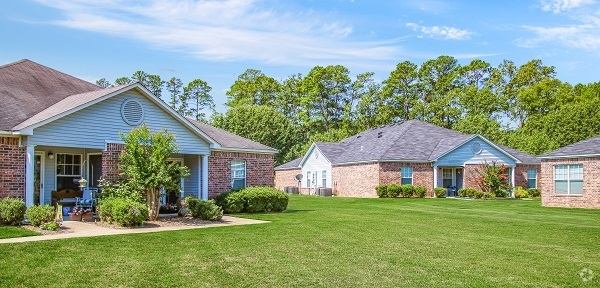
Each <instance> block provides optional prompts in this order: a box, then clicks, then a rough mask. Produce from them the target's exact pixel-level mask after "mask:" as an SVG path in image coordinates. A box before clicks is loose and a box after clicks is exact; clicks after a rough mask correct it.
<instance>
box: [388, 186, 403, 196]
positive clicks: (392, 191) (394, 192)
mask: <svg viewBox="0 0 600 288" xmlns="http://www.w3.org/2000/svg"><path fill="white" fill-rule="evenodd" d="M400 193H402V187H401V186H400V185H398V184H390V186H388V188H387V197H389V198H396V197H398V195H400Z"/></svg>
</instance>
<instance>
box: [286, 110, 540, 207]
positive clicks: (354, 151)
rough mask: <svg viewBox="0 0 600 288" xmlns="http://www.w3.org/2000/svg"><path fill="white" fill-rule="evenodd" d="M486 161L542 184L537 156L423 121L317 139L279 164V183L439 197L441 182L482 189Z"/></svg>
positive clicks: (530, 184) (306, 189)
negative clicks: (406, 190)
mask: <svg viewBox="0 0 600 288" xmlns="http://www.w3.org/2000/svg"><path fill="white" fill-rule="evenodd" d="M486 162H488V163H491V162H495V163H497V164H498V165H500V164H502V165H506V166H507V173H508V178H509V181H510V182H511V183H512V184H513V185H514V186H522V187H524V188H537V185H538V181H537V179H538V175H539V173H540V160H539V159H537V158H536V157H534V156H532V155H529V154H527V153H524V152H521V151H518V150H515V149H512V148H509V147H505V146H501V145H498V144H495V143H493V142H491V141H489V140H488V139H486V138H485V137H483V136H481V135H466V134H462V133H459V132H456V131H452V130H449V129H446V128H442V127H439V126H436V125H432V124H428V123H424V122H421V121H418V120H411V121H406V122H404V123H396V124H391V125H387V126H382V127H376V128H372V129H369V130H367V131H364V132H362V133H360V134H357V135H354V136H351V137H349V138H347V139H344V140H342V141H340V142H338V143H325V142H317V143H313V145H312V146H311V147H310V148H309V149H308V151H307V152H306V153H305V154H304V156H303V157H301V158H298V159H295V160H293V161H291V162H288V163H285V164H283V165H280V166H277V167H275V187H277V188H278V189H283V188H284V187H286V186H296V187H298V185H299V186H300V188H301V192H302V193H305V194H314V193H315V190H316V189H317V188H319V187H327V188H332V190H333V194H334V195H337V196H351V197H375V196H376V192H375V187H376V186H378V185H380V184H391V183H397V184H412V185H415V186H424V187H426V188H427V196H428V197H433V195H434V193H433V189H434V188H435V187H456V189H457V190H458V189H460V188H463V187H473V188H476V187H475V183H474V181H473V178H474V172H473V169H475V168H476V167H477V166H479V165H482V164H483V163H486ZM298 174H301V175H302V180H301V181H300V183H298V181H297V180H296V178H295V176H296V175H298ZM448 190H449V191H448V193H449V194H448V196H453V191H452V189H448Z"/></svg>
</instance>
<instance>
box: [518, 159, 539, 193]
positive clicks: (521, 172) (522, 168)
mask: <svg viewBox="0 0 600 288" xmlns="http://www.w3.org/2000/svg"><path fill="white" fill-rule="evenodd" d="M541 167H542V166H541V165H539V164H537V165H531V164H517V167H515V186H521V187H523V188H525V189H527V170H529V169H535V170H536V171H537V173H536V175H537V176H536V177H537V185H536V187H537V188H540V176H541V175H542V173H541Z"/></svg>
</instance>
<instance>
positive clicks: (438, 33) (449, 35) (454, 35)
mask: <svg viewBox="0 0 600 288" xmlns="http://www.w3.org/2000/svg"><path fill="white" fill-rule="evenodd" d="M406 26H407V27H408V28H411V29H412V30H413V31H418V32H421V33H423V34H424V35H425V36H427V37H430V38H437V39H452V40H466V39H469V38H471V35H472V34H473V32H471V31H469V30H464V29H458V28H454V27H448V26H441V27H440V26H421V25H419V24H416V23H406Z"/></svg>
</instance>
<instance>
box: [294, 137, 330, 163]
mask: <svg viewBox="0 0 600 288" xmlns="http://www.w3.org/2000/svg"><path fill="white" fill-rule="evenodd" d="M315 148H316V149H317V150H319V153H321V155H323V158H325V160H327V162H329V165H333V164H331V161H330V160H329V159H328V158H327V156H325V153H323V151H321V149H320V148H319V146H317V143H316V142H313V144H312V145H310V148H308V151H306V153H304V156H303V157H302V159H301V160H300V163H299V164H298V167H300V168H302V166H304V164H305V161H306V160H308V155H310V153H311V152H312V150H313V149H315Z"/></svg>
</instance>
